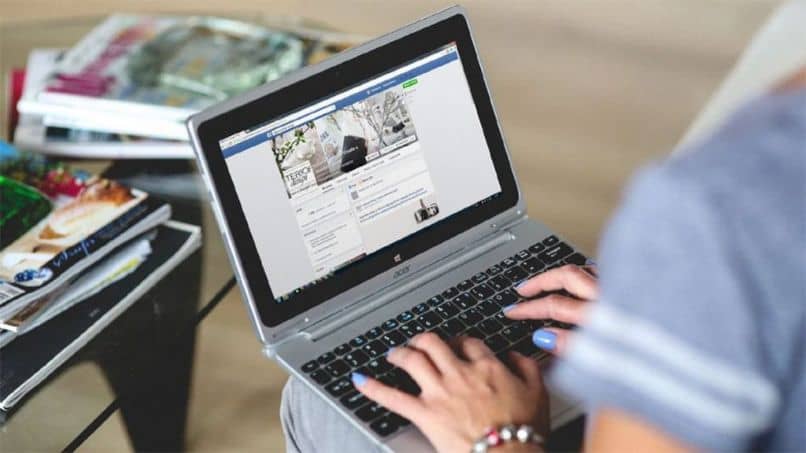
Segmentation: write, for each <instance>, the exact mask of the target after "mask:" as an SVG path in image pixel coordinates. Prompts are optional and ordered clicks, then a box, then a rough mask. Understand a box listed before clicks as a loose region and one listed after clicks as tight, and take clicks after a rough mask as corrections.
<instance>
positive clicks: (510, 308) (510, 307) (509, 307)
mask: <svg viewBox="0 0 806 453" xmlns="http://www.w3.org/2000/svg"><path fill="white" fill-rule="evenodd" d="M515 305H517V304H512V305H507V306H506V307H504V308H502V309H501V311H503V312H504V313H506V312H508V311H509V310H512V309H513V308H515Z"/></svg>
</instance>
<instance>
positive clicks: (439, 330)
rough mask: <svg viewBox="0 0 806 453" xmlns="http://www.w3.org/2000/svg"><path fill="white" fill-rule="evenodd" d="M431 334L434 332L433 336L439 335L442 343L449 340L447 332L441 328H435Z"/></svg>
mask: <svg viewBox="0 0 806 453" xmlns="http://www.w3.org/2000/svg"><path fill="white" fill-rule="evenodd" d="M431 332H434V333H435V334H437V335H439V338H442V341H448V340H450V338H451V336H450V335H448V331H446V330H445V329H443V328H442V327H441V326H440V327H437V328H435V329H432V330H431Z"/></svg>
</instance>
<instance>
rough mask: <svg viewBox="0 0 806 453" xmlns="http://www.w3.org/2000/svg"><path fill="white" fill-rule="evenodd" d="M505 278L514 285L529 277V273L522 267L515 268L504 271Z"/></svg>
mask: <svg viewBox="0 0 806 453" xmlns="http://www.w3.org/2000/svg"><path fill="white" fill-rule="evenodd" d="M504 276H506V278H508V279H509V280H510V281H512V282H513V283H518V282H520V281H521V280H524V279H525V278H527V277H528V276H529V273H528V272H526V271H525V270H523V269H521V268H520V266H515V267H512V268H510V269H507V270H506V271H504Z"/></svg>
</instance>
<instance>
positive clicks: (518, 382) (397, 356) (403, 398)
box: [353, 333, 549, 452]
mask: <svg viewBox="0 0 806 453" xmlns="http://www.w3.org/2000/svg"><path fill="white" fill-rule="evenodd" d="M387 359H388V360H389V362H390V363H392V364H393V365H396V366H398V367H400V368H402V369H403V370H404V371H405V372H407V373H408V374H409V375H410V376H411V377H412V378H413V379H414V381H415V382H417V385H418V386H419V387H420V388H421V390H422V391H421V393H420V394H419V395H418V396H412V395H410V394H407V393H404V392H402V391H400V390H397V389H395V388H392V387H388V386H386V385H384V384H383V383H381V382H380V381H377V380H375V379H372V378H370V377H367V376H364V375H360V374H354V375H353V383H354V384H355V386H356V388H357V389H358V390H359V391H360V392H361V393H363V394H364V395H366V396H367V397H368V398H370V399H372V400H374V401H376V402H378V403H379V404H380V405H382V406H385V407H387V408H388V409H390V410H391V411H393V412H396V413H398V414H400V415H401V416H403V417H405V418H407V419H409V420H411V421H412V423H414V424H415V425H417V427H418V428H419V429H420V431H422V432H423V434H424V435H425V436H426V437H427V438H428V440H429V441H431V443H432V444H433V445H434V447H435V448H436V449H437V450H438V451H440V452H466V451H470V448H471V446H472V445H473V443H474V442H475V441H476V440H478V438H480V437H481V436H482V435H483V434H484V432H485V430H487V429H488V428H490V427H498V426H500V425H504V424H508V423H513V424H529V425H532V426H533V427H534V428H535V430H536V431H537V433H538V434H540V435H542V436H543V437H545V436H546V434H547V432H548V428H549V407H548V396H547V394H546V390H545V387H544V386H543V380H542V377H541V375H540V369H539V368H538V365H537V362H536V361H534V360H532V359H530V358H528V357H526V356H523V355H521V354H518V353H510V355H509V361H510V364H511V369H510V368H508V367H507V366H506V365H505V364H504V363H502V362H501V361H499V360H498V358H496V356H495V355H494V354H493V352H492V351H491V350H490V349H489V348H488V347H487V346H486V345H485V344H484V343H483V342H482V341H481V340H478V339H476V338H468V337H460V338H458V339H457V340H456V342H455V351H454V349H451V347H450V346H449V345H448V344H446V343H445V342H443V341H442V340H441V339H440V338H439V336H437V335H436V334H433V333H424V334H421V335H418V336H416V337H414V338H412V340H411V341H410V342H409V344H408V346H404V347H399V348H395V349H393V350H392V351H390V352H389V355H388V357H387ZM524 447H525V446H524Z"/></svg>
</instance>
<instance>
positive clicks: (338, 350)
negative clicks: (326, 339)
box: [333, 343, 350, 355]
mask: <svg viewBox="0 0 806 453" xmlns="http://www.w3.org/2000/svg"><path fill="white" fill-rule="evenodd" d="M333 352H335V353H336V354H338V355H344V354H347V353H348V352H350V345H349V344H347V343H344V344H342V345H340V346H337V347H336V349H334V350H333Z"/></svg>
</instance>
